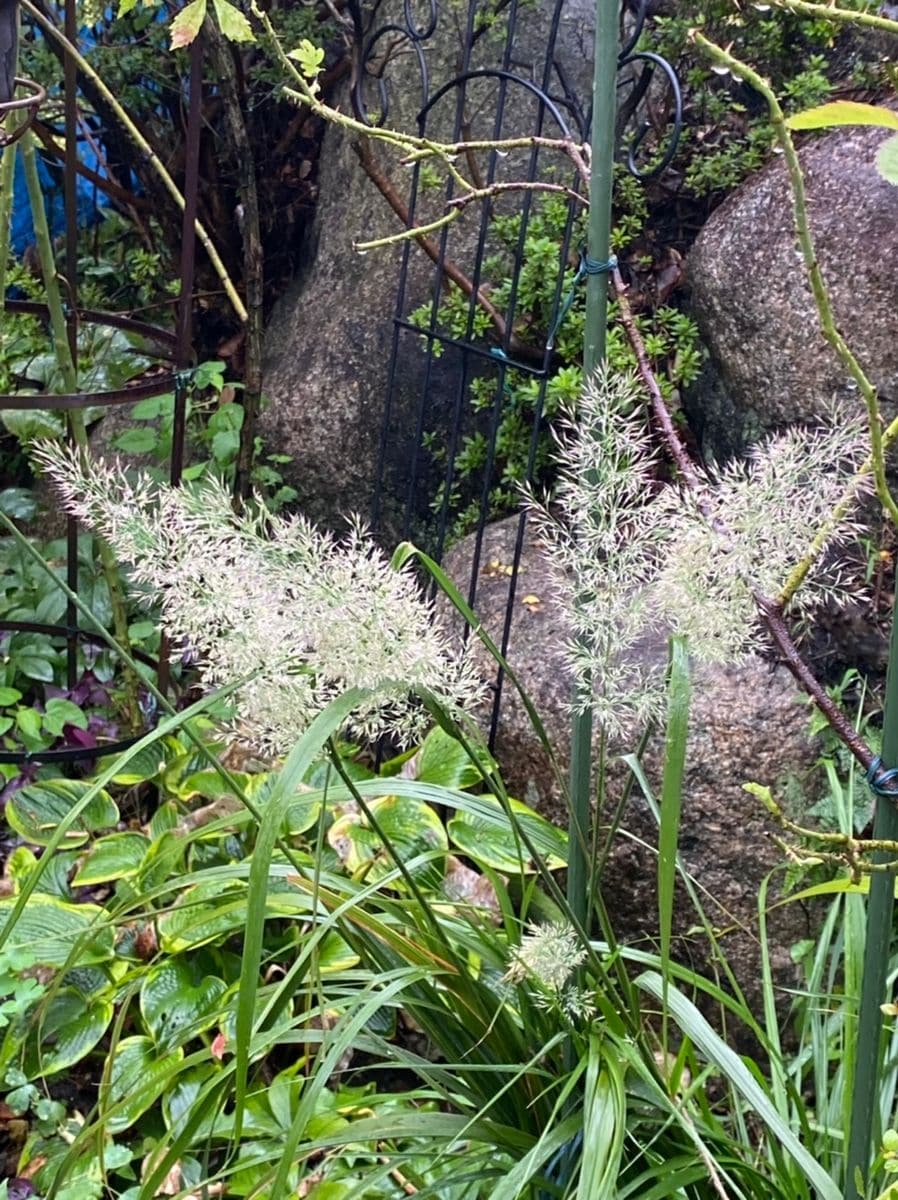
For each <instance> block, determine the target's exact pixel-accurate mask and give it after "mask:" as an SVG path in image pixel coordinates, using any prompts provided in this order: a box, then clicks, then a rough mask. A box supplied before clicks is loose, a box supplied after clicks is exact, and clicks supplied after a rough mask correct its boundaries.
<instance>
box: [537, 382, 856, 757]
mask: <svg viewBox="0 0 898 1200" xmlns="http://www.w3.org/2000/svg"><path fill="white" fill-rule="evenodd" d="M865 442H866V437H865V430H864V427H863V423H862V421H861V419H860V418H857V419H853V418H852V419H849V418H846V416H845V415H844V414H843V413H838V412H834V413H833V414H832V417H831V419H830V420H828V421H827V422H825V423H821V424H820V425H819V426H818V427H815V428H810V429H803V428H797V429H791V430H789V431H788V432H786V433H783V434H779V435H776V436H773V437H770V438H768V439H766V440H765V441H764V442H762V443H760V444H759V445H757V446H756V447H754V448H753V450H752V452H751V453H750V455H749V456H748V458H747V460H746V461H744V462H742V461H737V462H733V463H731V464H728V465H727V466H726V467H725V468H724V469H723V470H721V471H720V472H718V473H717V474H716V475H713V476H712V475H710V474H708V475H705V476H703V477H702V478H701V482H700V485H699V487H698V489H695V490H693V491H691V492H690V491H688V490H685V489H681V488H680V487H674V486H671V485H664V484H662V483H661V482H659V480H658V478H657V472H656V469H655V457H654V453H653V450H652V446H651V443H650V441H649V438H648V434H647V433H646V422H645V417H644V412H643V410H642V407H641V403H640V396H639V388H638V385H637V383H636V381H635V380H634V379H633V378H632V377H627V376H623V375H621V374H619V373H614V372H612V371H611V370H610V369H608V368H607V367H604V368H602V369H600V370H599V371H597V372H596V374H595V375H594V377H593V379H592V380H591V381H590V382H589V383H588V384H587V386H586V387H585V389H584V393H583V396H582V398H581V403H580V406H579V408H578V410H577V413H576V415H575V416H574V415H572V416H571V417H570V418H569V421H568V424H567V426H566V428H564V429H563V431H562V433H561V435H560V437H559V449H558V453H557V461H558V464H559V468H560V472H561V475H560V481H559V484H558V487H557V489H556V492H555V493H554V496H553V505H552V508H551V509H550V508H549V506H548V505H547V504H543V505H537V506H535V511H536V519H537V522H538V525H539V530H540V533H541V535H542V537H543V540H544V541H545V542H546V543H547V545H548V548H549V552H550V559H551V561H552V562H553V563H554V564H555V565H556V567H557V579H558V582H559V585H560V588H561V591H562V595H563V598H564V600H565V602H566V604H567V607H568V609H569V612H570V616H571V622H572V628H573V630H574V634H575V636H574V638H573V639H572V641H571V643H570V645H569V647H568V658H569V663H570V666H571V668H572V670H573V672H574V675H575V678H576V680H577V681H578V682H579V684H580V685H581V686H580V689H579V691H580V695H581V697H582V698H583V699H582V702H583V703H584V704H586V703H590V702H591V703H592V704H593V707H594V711H595V715H596V719H597V720H598V721H599V722H600V723H601V724H602V725H603V727H604V729H605V731H606V733H608V734H610V735H612V736H613V735H619V734H622V733H624V732H626V731H628V730H632V728H633V727H634V725H639V724H641V723H643V722H644V720H645V719H646V718H648V717H651V716H653V715H655V714H657V713H658V712H659V711H660V709H661V706H662V705H663V702H664V668H663V664H661V663H658V662H657V660H656V658H655V659H653V657H652V656H650V655H649V656H642V655H641V654H640V647H641V645H642V644H644V643H645V642H646V640H647V639H648V638H649V636H650V635H651V634H652V633H653V631H658V630H660V631H664V632H665V633H677V634H682V635H685V636H686V637H687V638H688V643H689V648H690V651H691V652H692V653H693V654H694V655H695V656H696V657H697V658H699V659H701V660H704V661H710V662H731V663H734V662H739V661H740V660H742V659H743V658H744V657H745V656H746V655H747V654H748V653H749V652H751V651H752V650H753V649H757V648H758V646H759V644H760V643H761V642H762V641H763V634H762V631H761V628H760V626H759V622H758V613H757V609H756V605H755V599H754V597H755V594H757V593H760V594H765V595H770V596H774V597H775V596H776V595H778V593H779V591H780V589H781V587H782V585H783V583H784V582H785V579H786V577H787V576H788V573H789V571H790V569H791V567H792V566H793V564H794V563H795V562H796V561H797V560H798V559H799V558H800V557H801V555H802V554H803V553H804V551H805V550H806V548H807V546H808V544H809V542H810V540H811V538H812V537H813V536H814V535H815V533H816V532H817V530H818V529H819V528H820V527H821V526H823V525H824V524H825V523H826V521H827V520H828V519H829V517H830V515H831V513H832V510H833V508H834V507H835V505H836V503H837V501H838V500H839V499H840V498H841V497H842V495H843V494H844V492H845V490H846V487H847V485H848V482H849V480H850V479H851V478H852V477H853V476H854V475H855V474H856V472H857V470H858V468H859V466H860V464H861V462H862V461H863V458H864V455H865V448H866V447H865ZM857 494H858V495H862V494H863V488H859V489H858V490H857ZM861 529H862V525H861V524H860V523H859V522H858V521H857V520H852V519H846V520H845V521H843V522H842V523H841V524H840V525H838V526H837V527H835V528H834V529H833V530H832V533H831V536H830V539H829V543H828V550H829V551H831V550H832V549H833V548H834V547H838V546H839V545H840V544H842V543H844V542H845V541H847V540H850V539H851V538H856V537H857V536H858V534H859V533H860V532H861ZM840 586H841V578H840V571H839V567H838V565H837V564H834V563H833V560H832V555H831V553H828V554H827V556H826V558H825V559H823V558H822V557H821V558H818V559H817V561H816V564H815V567H814V569H813V570H812V572H811V573H810V575H809V577H808V579H807V581H806V584H805V586H804V588H803V590H802V591H801V592H800V593H799V594H798V596H797V597H796V598H795V600H793V602H792V605H791V606H790V611H791V612H793V613H796V612H797V613H799V614H801V615H805V616H806V615H808V614H810V613H811V612H813V610H814V608H815V607H817V606H819V605H820V604H821V603H824V602H832V601H833V600H838V599H839V598H840V596H841V594H842V593H841V592H840Z"/></svg>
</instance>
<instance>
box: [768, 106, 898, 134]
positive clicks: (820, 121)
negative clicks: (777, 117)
mask: <svg viewBox="0 0 898 1200" xmlns="http://www.w3.org/2000/svg"><path fill="white" fill-rule="evenodd" d="M786 124H787V125H788V126H789V128H790V129H830V128H832V126H834V125H882V126H884V127H885V128H886V129H898V113H895V112H892V110H891V109H890V108H882V107H881V106H880V105H878V104H860V103H858V102H857V101H856V100H834V101H833V102H832V103H831V104H820V105H818V106H817V107H816V108H809V109H806V110H805V112H800V113H796V114H795V115H794V116H792V117H789V119H788V120H787V121H786Z"/></svg>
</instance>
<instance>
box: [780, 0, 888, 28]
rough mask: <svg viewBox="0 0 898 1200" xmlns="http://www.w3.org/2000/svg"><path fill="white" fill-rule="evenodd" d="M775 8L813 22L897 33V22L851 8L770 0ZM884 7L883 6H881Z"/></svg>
mask: <svg viewBox="0 0 898 1200" xmlns="http://www.w3.org/2000/svg"><path fill="white" fill-rule="evenodd" d="M771 3H773V4H775V5H776V7H777V8H785V9H787V10H788V11H789V12H793V13H799V14H800V15H801V16H803V17H813V18H814V19H815V20H822V21H836V22H839V23H840V24H842V25H867V26H869V27H870V28H871V29H882V30H884V31H885V32H886V33H898V21H893V20H891V19H890V18H889V17H883V16H881V15H880V14H878V13H871V12H863V11H862V10H857V11H855V10H854V9H851V8H830V6H829V5H828V4H812V3H809V2H808V0H771ZM883 7H885V6H883Z"/></svg>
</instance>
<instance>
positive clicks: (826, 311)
mask: <svg viewBox="0 0 898 1200" xmlns="http://www.w3.org/2000/svg"><path fill="white" fill-rule="evenodd" d="M692 36H693V39H694V41H695V43H696V45H698V46H700V47H701V49H702V50H704V51H705V52H706V53H707V55H708V57H709V58H711V59H713V60H714V61H715V62H716V63H719V64H720V65H721V66H724V67H726V68H727V70H729V71H731V72H732V73H733V75H735V76H736V78H737V79H741V80H742V81H743V82H744V83H747V84H749V85H750V86H751V87H753V88H754V89H755V90H756V91H757V92H759V93H760V95H761V96H763V97H764V100H765V101H766V103H767V108H768V111H769V113H770V121H771V124H772V125H773V128H774V132H775V133H776V138H777V141H778V142H779V144H780V147H781V148H782V151H783V158H784V160H785V164H786V170H787V172H788V174H789V185H790V188H791V192H792V207H793V212H794V217H795V233H796V236H797V238H798V245H799V247H800V249H801V256H802V258H803V260H804V265H805V270H806V272H807V276H808V281H809V283H810V285H811V292H812V293H813V297H814V304H815V306H816V308H817V313H818V315H819V318H820V332H821V333H822V334H823V337H824V338H825V339H826V341H827V342H828V343H829V345H830V346H832V348H833V350H834V351H835V352H836V355H837V356H838V358H839V359H840V361H841V362H842V365H843V366H844V367H845V369H846V371H847V372H848V374H849V375H850V376H851V378H852V379H853V380H854V382H855V384H856V385H857V388H858V391H859V392H860V394H861V396H862V397H863V400H864V403H865V405H866V406H867V423H868V426H869V432H870V459H871V464H872V473H873V480H874V482H875V484H876V495H877V497H878V499H879V502H880V503H881V504H882V507H883V509H884V511H885V512H887V513H888V514H889V516H890V518H891V519H892V522H893V524H894V525H895V527H896V528H898V504H896V503H895V498H894V497H893V496H892V493H891V492H890V490H889V485H888V482H887V480H886V468H885V455H884V452H883V444H882V418H881V416H880V411H879V398H878V396H877V394H876V388H875V387H874V386H873V384H872V383H871V382H870V379H869V378H868V376H867V374H866V372H865V371H864V369H863V367H862V366H861V365H860V363H859V362H858V360H857V359H856V358H855V356H854V354H853V353H852V351H851V348H850V347H849V346H848V343H847V342H846V341H845V339H844V338H843V337H842V334H841V333H840V332H839V329H838V326H837V325H836V319H835V315H834V313H833V310H832V304H831V303H830V299H829V292H828V291H827V288H826V284H825V282H824V280H823V274H822V272H821V270H820V264H819V263H818V261H817V255H816V253H815V251H814V241H813V238H812V236H811V229H810V224H809V222H808V205H807V195H806V192H805V186H804V173H803V172H802V169H801V163H800V162H799V161H798V154H797V152H796V150H795V143H794V142H793V141H792V134H791V133H790V132H789V127H788V126H787V124H786V118H785V114H784V113H783V110H782V108H781V107H780V103H779V101H778V100H777V98H776V96H775V95H774V93H773V90H772V89H771V87H770V85H769V84H768V83H767V81H766V80H765V79H763V78H762V77H761V76H760V75H759V74H758V73H757V71H754V70H752V68H751V67H749V66H746V64H745V63H743V62H740V60H739V59H738V58H734V57H733V55H732V54H730V53H729V51H727V50H723V49H722V48H721V47H720V46H716V45H715V44H714V43H713V42H711V41H709V40H708V39H707V38H706V37H704V36H703V35H702V34H701V33H698V32H693V35H692Z"/></svg>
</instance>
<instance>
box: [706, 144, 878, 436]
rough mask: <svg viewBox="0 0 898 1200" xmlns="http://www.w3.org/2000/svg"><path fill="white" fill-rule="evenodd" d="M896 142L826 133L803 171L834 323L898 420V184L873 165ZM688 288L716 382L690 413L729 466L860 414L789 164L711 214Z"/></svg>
mask: <svg viewBox="0 0 898 1200" xmlns="http://www.w3.org/2000/svg"><path fill="white" fill-rule="evenodd" d="M888 132H889V131H888V130H883V129H873V128H858V129H854V128H848V129H842V130H838V131H836V132H832V133H827V134H826V135H824V136H821V137H819V138H818V139H816V140H814V141H812V142H811V143H810V144H809V145H807V146H805V147H804V149H803V150H802V151H801V162H802V166H803V168H804V173H805V180H806V185H807V195H808V214H809V219H810V228H811V232H812V234H813V237H814V243H815V247H816V253H817V258H818V261H819V263H820V267H821V270H822V272H823V276H824V279H825V281H826V284H827V286H828V288H829V291H830V295H831V298H832V303H833V308H834V310H835V316H836V320H837V323H838V325H839V327H840V329H841V331H842V333H843V334H844V335H845V337H846V338H847V340H848V341H849V343H850V345H851V347H852V349H853V350H854V351H855V353H856V355H857V357H858V359H859V361H860V362H861V364H862V366H863V367H864V369H865V370H866V371H867V373H868V375H869V376H870V378H871V379H872V381H873V382H874V384H875V385H876V386H877V388H879V390H880V394H881V398H882V402H883V407H884V408H885V409H886V410H887V411H888V410H891V414H892V415H894V411H895V410H896V408H898V338H896V336H895V312H896V310H898V272H896V270H895V263H896V262H898V187H894V186H893V185H892V184H889V183H886V182H885V180H884V179H883V178H882V177H881V176H880V175H879V174H878V172H877V170H876V166H875V156H876V151H877V149H878V147H879V145H880V144H881V142H882V140H883V138H884V137H886V136H888ZM688 279H689V282H690V285H691V289H692V301H691V303H692V310H693V313H694V315H695V317H696V319H697V321H698V324H699V328H700V329H701V333H702V336H703V338H704V339H705V341H706V343H707V345H708V346H709V348H710V351H711V356H712V365H713V372H714V374H716V378H715V379H711V380H710V381H706V382H707V386H705V387H700V388H699V389H698V393H697V394H696V395H695V396H694V397H693V401H692V405H691V407H692V409H693V413H692V415H693V416H694V419H695V421H696V422H697V423H698V425H699V426H700V427H701V432H702V435H703V440H704V441H705V443H706V444H707V445H708V447H709V448H710V449H712V450H713V451H714V452H715V453H717V455H718V456H721V455H728V454H731V453H734V452H737V453H738V452H739V451H740V450H741V449H743V448H744V446H745V445H746V444H747V443H748V442H751V441H753V440H755V439H756V438H757V436H758V435H759V434H760V433H761V432H763V431H764V430H767V429H771V428H781V427H783V426H785V425H789V424H794V423H795V422H799V421H805V420H808V419H813V418H815V417H818V416H820V415H821V414H824V413H826V412H827V411H828V410H829V408H830V407H831V405H832V402H833V400H837V399H846V400H848V401H849V402H850V403H855V404H859V403H860V400H859V399H858V398H857V393H856V388H855V387H854V385H853V383H852V382H851V380H850V379H849V377H848V375H847V374H846V372H845V370H844V368H843V367H842V366H841V364H840V363H839V361H838V360H837V358H836V355H835V353H834V352H833V350H832V349H831V348H830V347H829V345H828V344H827V343H826V342H825V341H824V340H823V337H822V335H821V333H820V332H819V321H818V317H817V313H816V310H815V308H814V304H813V299H812V296H811V291H810V286H809V284H808V281H807V276H806V272H805V268H804V264H803V262H802V259H801V257H800V255H799V252H798V248H797V245H796V240H795V226H794V218H793V212H792V199H791V193H790V190H789V186H788V180H787V176H786V170H785V167H784V165H783V162H782V160H781V159H777V160H775V161H774V162H772V163H770V164H769V165H768V166H767V167H766V168H765V169H764V170H763V171H761V172H760V173H759V174H757V175H756V176H753V177H752V178H750V179H749V180H748V181H747V182H746V183H744V184H743V185H742V186H741V187H740V188H738V189H737V191H736V192H734V193H733V194H732V195H731V196H730V197H729V198H728V199H727V200H726V201H725V202H724V203H723V204H722V205H721V206H720V208H718V209H717V210H716V212H714V213H713V214H712V216H711V217H710V219H709V220H708V222H707V224H706V225H705V227H704V229H703V230H702V232H701V234H700V235H699V237H698V240H697V241H696V243H695V246H694V247H693V249H692V251H691V253H690V255H689V258H688Z"/></svg>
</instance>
